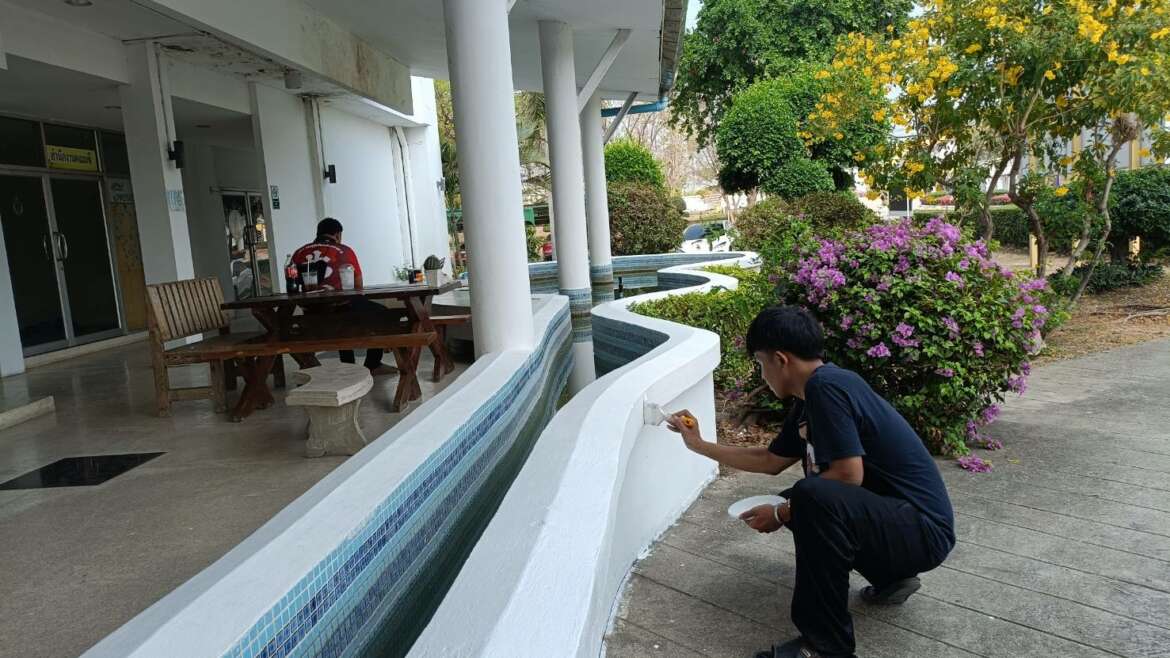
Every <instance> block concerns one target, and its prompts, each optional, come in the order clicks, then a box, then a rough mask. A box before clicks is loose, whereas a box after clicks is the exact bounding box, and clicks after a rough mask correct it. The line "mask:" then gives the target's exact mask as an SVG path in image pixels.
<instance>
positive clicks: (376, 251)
mask: <svg viewBox="0 0 1170 658" xmlns="http://www.w3.org/2000/svg"><path fill="white" fill-rule="evenodd" d="M321 127H322V137H323V141H324V143H325V157H324V162H325V164H327V165H328V164H333V165H335V166H336V167H337V183H336V184H328V183H326V184H325V186H324V190H325V212H326V214H327V215H329V216H330V217H335V218H337V219H338V220H339V221H340V222H341V223H342V225H344V226H345V234H344V237H343V240H344V241H345V243H346V244H348V245H350V246H352V247H353V248H354V250H355V251H356V252H357V256H358V260H359V261H360V262H361V265H362V275H363V277H364V278H365V282H366V283H367V284H379V283H392V282H393V281H394V280H395V277H394V268H396V267H401V266H403V265H404V262H403V258H402V253H403V251H402V247H403V244H402V234H401V232H400V229H399V223H398V222H399V221H400V216H399V211H398V191H397V188H396V186H395V183H394V180H395V176H394V171H395V167H398V166H399V165H398V163H397V162H396V161H395V158H394V155H393V154H394V150H393V147H392V146H391V143H390V140H391V135H390V129H389V128H387V127H386V126H383V125H379V124H377V123H374V122H372V121H367V120H365V119H362V118H359V117H355V116H353V115H352V114H348V113H346V112H342V111H340V110H335V109H332V108H330V107H327V106H323V107H322V108H321ZM282 205H283V201H282ZM312 238H313V234H312V232H310V233H309V234H308V235H307V237H305V238H304V239H303V240H302V242H307V241H309V240H311V239H312ZM282 253H283V252H282ZM282 258H283V256H282Z"/></svg>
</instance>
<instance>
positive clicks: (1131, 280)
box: [1048, 261, 1162, 297]
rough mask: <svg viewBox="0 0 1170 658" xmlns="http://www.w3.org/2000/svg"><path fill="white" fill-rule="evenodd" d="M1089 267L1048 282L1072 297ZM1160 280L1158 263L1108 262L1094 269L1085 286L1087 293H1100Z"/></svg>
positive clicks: (1057, 275)
mask: <svg viewBox="0 0 1170 658" xmlns="http://www.w3.org/2000/svg"><path fill="white" fill-rule="evenodd" d="M1088 267H1089V265H1088V264H1085V265H1079V266H1077V268H1076V269H1075V270H1073V274H1072V276H1064V275H1062V274H1060V273H1056V274H1053V275H1051V276H1049V277H1048V281H1049V283H1050V284H1051V285H1052V288H1053V289H1054V290H1057V291H1059V292H1060V293H1061V294H1063V295H1065V296H1067V297H1071V296H1072V295H1073V293H1075V292H1076V290H1077V287H1078V286H1080V285H1081V277H1083V276H1084V275H1085V270H1086V269H1087V268H1088ZM1160 278H1162V266H1161V265H1158V264H1157V263H1142V262H1127V261H1122V262H1117V261H1108V262H1103V263H1098V264H1097V267H1096V268H1094V269H1093V275H1092V276H1090V277H1089V284H1088V285H1087V286H1085V291H1086V292H1092V293H1098V292H1106V291H1109V290H1117V289H1119V288H1132V287H1137V286H1144V285H1148V284H1151V283H1153V282H1155V281H1157V280H1158V279H1160Z"/></svg>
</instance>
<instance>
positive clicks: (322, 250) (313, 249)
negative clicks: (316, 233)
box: [292, 236, 362, 290]
mask: <svg viewBox="0 0 1170 658" xmlns="http://www.w3.org/2000/svg"><path fill="white" fill-rule="evenodd" d="M292 259H293V263H294V264H296V265H307V264H309V263H316V262H318V261H324V262H325V279H324V280H323V281H321V284H322V285H323V286H326V287H328V288H331V289H333V290H341V266H342V265H352V266H353V278H354V281H355V282H357V281H361V280H362V266H361V265H360V264H359V263H358V259H357V254H355V253H354V251H353V249H352V248H351V247H349V246H348V245H344V244H341V243H340V242H337V241H336V240H333V239H331V238H328V237H325V236H321V237H318V238H317V239H316V240H315V241H313V242H310V243H309V244H307V245H305V246H303V247H301V248H300V249H297V250H296V251H295V252H293V257H292Z"/></svg>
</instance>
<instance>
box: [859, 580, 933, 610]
mask: <svg viewBox="0 0 1170 658" xmlns="http://www.w3.org/2000/svg"><path fill="white" fill-rule="evenodd" d="M920 587H922V581H920V580H918V577H917V576H911V577H910V578H907V579H905V580H895V581H894V582H892V583H890V584H889V585H885V586H883V587H881V588H877V587H874V586H873V585H869V586H866V587H863V588H861V600H862V601H865V602H866V603H870V604H873V605H901V604H903V603H905V602H906V599H908V598H910V595H911V594H913V593H914V592H917V591H918V588H920Z"/></svg>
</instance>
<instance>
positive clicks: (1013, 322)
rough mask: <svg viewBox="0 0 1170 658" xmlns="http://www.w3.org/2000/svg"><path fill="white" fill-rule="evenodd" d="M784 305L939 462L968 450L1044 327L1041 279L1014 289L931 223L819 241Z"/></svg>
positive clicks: (978, 245) (972, 250)
mask: <svg viewBox="0 0 1170 658" xmlns="http://www.w3.org/2000/svg"><path fill="white" fill-rule="evenodd" d="M787 274H788V276H787V277H786V278H787V280H788V281H789V283H787V284H782V290H781V295H782V297H783V299H784V300H785V302H786V303H789V304H797V305H801V306H804V307H806V308H809V309H810V310H811V311H812V312H813V313H814V314H815V315H816V316H817V317H818V319H820V321H821V323H822V324H823V326H824V328H825V338H826V345H827V351H828V353H829V356H830V357H831V358H832V360H833V361H835V362H836V363H838V364H839V365H841V366H843V367H846V368H850V369H853V370H855V371H857V372H858V373H860V374H861V375H862V376H863V377H864V378H865V379H866V381H868V382H869V383H870V384H871V385H872V386H873V387H874V389H875V390H877V391H878V393H880V394H881V395H883V396H884V397H885V398H886V399H887V400H889V401H890V402H891V403H892V404H893V405H894V406H895V407H896V408H897V409H898V410H899V411H900V412H901V413H902V415H903V416H905V417H906V419H907V420H908V421H909V422H910V424H911V425H912V426H913V427H914V428H915V429H916V430H917V431H918V433H919V435H920V436H921V437H922V438H923V440H924V441H925V443H926V444H927V446H928V447H929V448H930V449H931V450H933V451H935V452H940V453H944V454H950V455H957V454H964V453H966V452H967V451H968V448H967V442H968V441H969V440H974V439H976V438H978V431H979V427H980V426H981V425H982V424H984V423H986V422H989V421H990V420H991V419H993V418H994V417H995V414H996V413H997V412H998V407H997V406H996V403H997V402H999V401H1002V399H1003V398H1004V396H1005V395H1006V394H1007V393H1008V392H1010V391H1016V392H1020V393H1022V392H1023V390H1024V388H1025V378H1026V376H1027V375H1028V372H1029V370H1030V365H1029V363H1028V359H1029V356H1030V355H1031V354H1035V353H1036V352H1038V351H1039V349H1040V348H1041V345H1042V342H1041V331H1042V330H1044V329H1045V328H1046V327H1048V326H1049V325H1050V322H1051V321H1052V319H1051V316H1052V313H1051V311H1050V310H1049V309H1048V308H1047V307H1046V306H1045V301H1046V299H1047V298H1048V296H1049V295H1050V292H1049V289H1048V284H1047V282H1046V281H1044V280H1037V281H1019V280H1017V279H1016V278H1015V276H1014V275H1013V274H1012V273H1011V272H1009V271H1006V270H1002V269H1001V268H1000V267H998V266H997V265H996V264H995V263H994V262H992V261H991V260H990V258H989V254H988V250H987V247H986V245H984V244H983V243H982V242H981V241H977V242H970V241H967V240H964V239H963V237H962V232H961V231H960V229H959V228H958V227H957V226H954V225H951V224H947V223H946V222H944V221H942V220H939V219H935V220H931V221H929V222H927V223H926V225H925V226H915V225H914V224H913V222H910V221H903V222H900V223H897V224H879V225H875V226H871V227H869V228H867V229H866V230H865V231H862V232H857V233H853V234H851V235H849V236H848V237H846V238H845V239H842V240H821V241H819V243H818V245H817V246H816V247H815V248H813V249H810V250H808V252H807V255H806V257H805V258H804V259H802V260H800V261H799V263H798V264H797V265H795V266H794V267H792V268H791V269H790V270H789V271H788V273H787Z"/></svg>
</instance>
